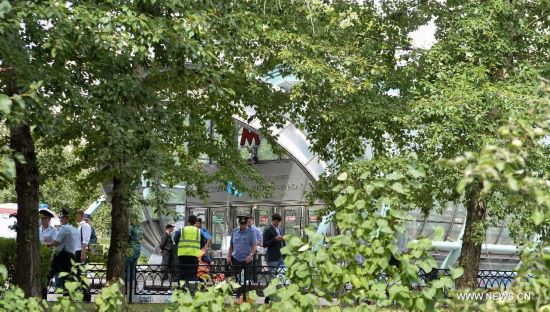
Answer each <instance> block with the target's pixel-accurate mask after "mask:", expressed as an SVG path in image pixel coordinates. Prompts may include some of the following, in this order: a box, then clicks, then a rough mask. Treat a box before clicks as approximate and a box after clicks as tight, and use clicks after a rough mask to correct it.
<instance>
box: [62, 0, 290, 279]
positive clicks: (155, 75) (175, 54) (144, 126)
mask: <svg viewBox="0 0 550 312" xmlns="http://www.w3.org/2000/svg"><path fill="white" fill-rule="evenodd" d="M67 10H68V11H70V14H71V15H72V16H73V18H74V20H78V21H79V23H78V27H79V33H78V34H77V38H76V39H75V40H76V41H77V42H80V44H81V46H80V50H77V51H76V52H71V53H74V56H73V59H74V63H75V68H77V69H78V70H77V72H76V75H82V76H85V77H83V80H84V81H85V85H86V89H85V90H86V91H85V94H84V95H83V97H84V98H85V101H71V102H68V103H64V105H63V107H62V109H61V110H60V112H59V114H60V116H63V118H65V119H69V120H71V122H69V123H68V126H66V127H64V128H63V129H62V130H63V131H59V132H58V133H57V135H56V136H53V137H52V139H55V140H58V141H60V142H63V143H64V144H69V145H72V146H74V150H75V153H76V155H77V158H78V159H79V164H78V167H79V168H86V169H91V170H92V172H91V173H90V174H89V175H88V179H87V180H89V181H90V182H91V183H101V184H103V185H105V186H106V187H107V188H108V189H110V191H109V193H110V201H111V206H112V210H111V217H112V230H111V244H110V249H109V257H108V263H107V267H108V270H107V278H108V279H109V280H113V279H118V278H121V277H122V276H123V271H124V259H125V257H126V247H127V246H126V245H127V241H128V231H127V229H128V210H129V206H130V205H129V204H128V200H129V194H130V193H131V192H132V191H133V189H135V187H136V186H137V185H138V183H139V182H141V177H142V176H143V177H145V178H146V179H147V180H149V181H153V182H157V181H166V182H167V183H170V184H175V183H178V182H181V181H186V182H187V183H188V184H190V185H193V186H194V188H195V189H196V190H197V192H201V191H203V190H202V188H203V186H204V185H205V184H206V183H208V182H210V181H222V183H225V181H227V180H237V181H240V182H239V183H243V182H242V181H244V180H245V179H244V178H245V177H247V176H249V177H253V178H254V177H258V175H257V174H255V173H254V171H253V170H252V168H251V167H250V166H248V165H247V163H246V162H245V161H244V160H243V159H242V158H241V157H240V153H239V151H238V149H237V147H236V146H235V136H236V132H235V130H236V129H235V126H234V120H233V116H234V115H240V116H243V117H246V116H245V107H247V106H249V107H254V108H256V114H255V116H254V118H257V119H259V120H261V121H262V123H263V125H264V127H270V126H273V125H282V124H283V123H284V118H283V116H282V115H281V114H274V112H277V113H278V112H281V111H285V107H286V105H287V104H286V103H287V102H286V101H284V99H285V98H286V96H285V94H284V93H283V92H281V91H277V90H274V89H273V88H272V87H271V85H270V84H269V83H267V82H265V81H263V80H262V79H259V78H260V77H262V75H265V74H266V73H267V71H268V69H269V70H272V68H269V66H265V67H264V68H262V67H260V68H258V66H257V65H256V63H257V62H258V60H263V59H266V60H267V59H268V57H269V53H272V52H270V49H268V48H267V47H262V46H258V45H257V40H258V37H259V36H258V31H261V29H262V28H261V27H260V26H261V22H262V13H261V12H262V10H263V6H260V5H250V4H248V3H247V4H245V3H240V2H231V3H217V4H212V3H202V2H185V3H161V2H153V1H151V2H149V1H138V2H134V3H127V2H117V1H114V2H109V3H102V4H101V5H94V6H93V10H92V9H91V8H90V7H88V6H86V5H83V4H80V3H79V4H78V5H74V6H73V7H71V8H70V9H67ZM65 14H68V13H65ZM287 14H291V12H290V11H289V12H287ZM67 29H68V27H67ZM98 29H99V30H100V31H98ZM58 47H59V48H58V50H57V53H61V54H67V53H70V51H67V50H65V49H64V48H63V47H64V46H63V44H58ZM90 55H91V56H90ZM267 64H269V62H268V63H267ZM63 118H60V120H63ZM207 121H210V122H211V123H212V124H213V127H214V131H215V135H211V132H210V131H209V129H208V128H207V127H205V126H206V123H207ZM202 154H206V155H208V156H209V157H210V158H212V159H213V160H214V161H216V162H217V164H218V165H219V170H218V171H217V172H216V173H215V174H214V175H213V176H210V175H208V174H207V173H206V171H205V170H204V168H203V166H202V163H201V162H200V161H199V157H200V156H201V155H202Z"/></svg>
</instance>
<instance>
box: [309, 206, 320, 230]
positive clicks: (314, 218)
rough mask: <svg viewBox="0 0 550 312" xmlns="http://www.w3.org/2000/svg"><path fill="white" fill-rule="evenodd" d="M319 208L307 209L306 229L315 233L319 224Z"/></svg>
mask: <svg viewBox="0 0 550 312" xmlns="http://www.w3.org/2000/svg"><path fill="white" fill-rule="evenodd" d="M319 211H321V210H320V208H314V207H308V208H307V227H309V228H311V229H313V230H314V231H317V228H318V227H319V224H320V223H321V216H320V215H319Z"/></svg>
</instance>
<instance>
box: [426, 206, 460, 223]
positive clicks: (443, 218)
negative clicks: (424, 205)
mask: <svg viewBox="0 0 550 312" xmlns="http://www.w3.org/2000/svg"><path fill="white" fill-rule="evenodd" d="M454 211H455V206H454V205H453V204H452V203H448V204H447V205H446V206H445V209H444V210H443V211H442V212H441V213H437V212H435V211H430V215H429V216H428V220H429V221H439V222H452V221H453V220H451V219H452V218H453V214H454Z"/></svg>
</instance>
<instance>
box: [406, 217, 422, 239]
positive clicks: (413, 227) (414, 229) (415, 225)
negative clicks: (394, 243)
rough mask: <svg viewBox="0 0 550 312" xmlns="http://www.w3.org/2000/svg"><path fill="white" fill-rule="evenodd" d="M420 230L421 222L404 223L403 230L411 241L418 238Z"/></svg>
mask: <svg viewBox="0 0 550 312" xmlns="http://www.w3.org/2000/svg"><path fill="white" fill-rule="evenodd" d="M421 228H422V222H418V221H409V222H406V223H405V230H406V231H407V235H409V237H410V238H411V239H416V238H417V237H418V234H419V231H420V229H421Z"/></svg>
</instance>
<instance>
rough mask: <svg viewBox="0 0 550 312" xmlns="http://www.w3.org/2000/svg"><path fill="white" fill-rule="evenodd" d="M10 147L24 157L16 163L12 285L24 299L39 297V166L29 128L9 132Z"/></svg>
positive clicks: (27, 126) (20, 125) (26, 126)
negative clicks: (15, 233) (19, 289)
mask: <svg viewBox="0 0 550 312" xmlns="http://www.w3.org/2000/svg"><path fill="white" fill-rule="evenodd" d="M10 147H11V148H12V149H13V150H14V152H16V153H19V154H21V155H23V157H24V159H25V163H21V162H19V161H16V165H15V170H16V174H17V176H16V178H15V191H16V193H17V261H16V265H15V284H16V285H17V286H19V287H20V288H21V289H23V291H24V292H25V296H27V297H30V296H32V297H40V296H41V292H40V254H39V250H40V249H39V245H40V242H39V238H38V223H39V219H38V187H39V184H38V183H39V176H38V164H37V162H36V152H35V150H34V142H33V139H32V136H31V128H30V126H29V125H27V124H24V123H20V124H18V125H16V126H13V127H11V129H10Z"/></svg>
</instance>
